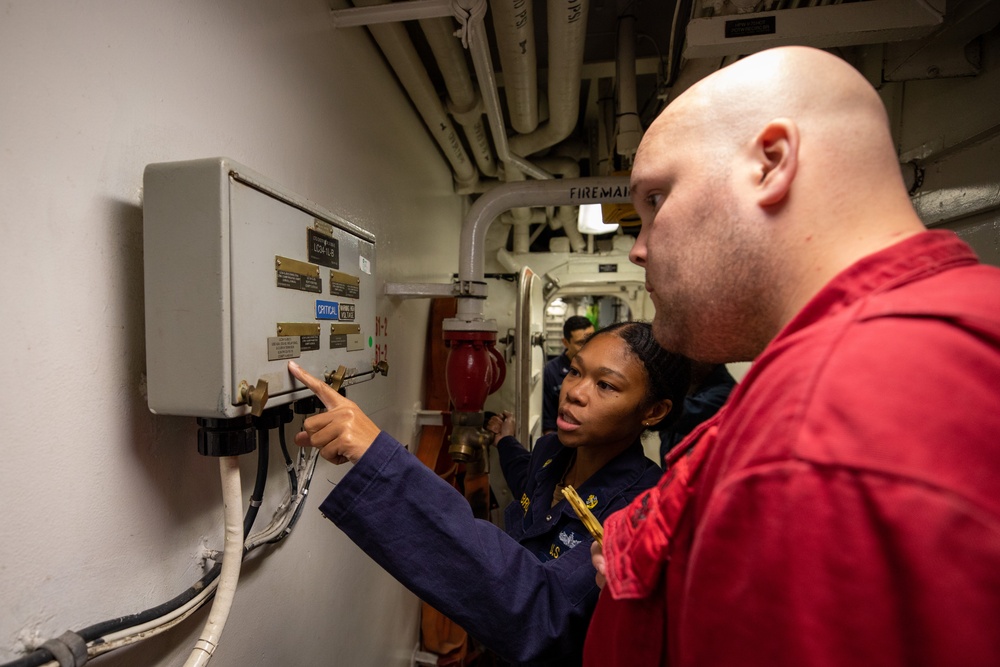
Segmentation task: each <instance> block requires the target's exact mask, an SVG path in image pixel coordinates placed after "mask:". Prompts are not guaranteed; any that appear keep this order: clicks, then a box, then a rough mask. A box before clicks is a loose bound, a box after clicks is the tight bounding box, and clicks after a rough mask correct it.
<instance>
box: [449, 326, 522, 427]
mask: <svg viewBox="0 0 1000 667" xmlns="http://www.w3.org/2000/svg"><path fill="white" fill-rule="evenodd" d="M444 340H445V345H447V346H448V361H447V366H446V369H445V377H446V380H447V384H448V395H449V396H450V397H451V401H452V403H453V404H454V406H455V410H457V411H459V412H479V411H481V410H482V409H483V405H485V403H486V397H487V396H489V395H490V394H492V393H493V392H495V391H496V390H497V389H499V388H500V386H501V385H502V384H503V381H504V378H505V376H506V374H507V365H506V363H505V362H504V358H503V355H502V354H501V353H500V351H499V350H497V349H496V332H492V331H445V332H444Z"/></svg>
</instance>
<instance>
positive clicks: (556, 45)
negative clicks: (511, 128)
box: [510, 0, 589, 155]
mask: <svg viewBox="0 0 1000 667" xmlns="http://www.w3.org/2000/svg"><path fill="white" fill-rule="evenodd" d="M588 3H589V0H548V24H549V28H548V30H549V72H548V91H549V120H548V121H546V122H545V123H542V124H541V125H540V126H539V127H538V129H537V130H535V131H534V132H531V133H530V134H520V135H517V136H514V137H511V139H510V147H511V150H512V151H514V152H515V153H517V154H518V155H531V154H533V153H537V152H538V151H540V150H542V149H545V148H549V147H550V146H554V145H555V144H557V143H559V142H560V141H562V140H563V139H565V138H566V137H568V136H569V135H570V134H572V132H573V130H574V129H575V128H576V124H577V116H578V114H579V111H580V76H581V74H582V73H583V47H584V42H585V41H586V35H587V8H588Z"/></svg>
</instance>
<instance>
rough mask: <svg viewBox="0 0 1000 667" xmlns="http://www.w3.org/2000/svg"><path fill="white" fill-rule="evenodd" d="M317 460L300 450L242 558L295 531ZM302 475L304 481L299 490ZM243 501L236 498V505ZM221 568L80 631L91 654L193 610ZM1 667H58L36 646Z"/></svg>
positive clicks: (153, 632) (141, 636)
mask: <svg viewBox="0 0 1000 667" xmlns="http://www.w3.org/2000/svg"><path fill="white" fill-rule="evenodd" d="M278 429H279V436H280V438H279V439H280V441H281V443H282V445H283V447H282V449H283V454H284V456H285V460H286V463H287V464H288V465H289V466H291V456H289V455H288V450H287V445H285V437H284V427H283V425H280V426H278ZM318 458H319V457H318V455H317V452H315V451H312V452H310V454H309V455H308V456H306V455H304V453H303V451H302V450H300V451H299V455H298V460H297V461H296V465H295V466H292V467H291V469H290V470H289V491H288V494H287V495H286V496H285V498H284V499H283V501H282V503H281V504H280V505H279V506H278V508H276V509H275V512H274V516H273V517H272V520H271V522H270V524H269V525H268V527H267V528H265V529H264V530H262V531H260V532H259V533H257V534H255V535H253V536H251V538H250V539H248V540H247V542H246V544H245V545H244V547H243V556H244V557H245V556H246V555H247V554H249V553H250V552H252V551H253V550H255V549H257V548H258V547H261V546H263V545H265V544H275V543H277V542H280V541H281V540H283V539H284V538H285V537H286V536H288V535H289V534H290V533H291V530H292V528H293V527H294V526H295V524H296V522H297V521H298V518H299V516H301V514H302V510H303V508H304V505H305V503H304V502H303V501H304V500H305V498H306V496H307V495H308V490H309V485H310V483H311V481H312V476H313V473H314V472H315V468H316V463H317V461H318ZM258 462H259V456H258ZM258 473H259V469H258ZM298 479H302V480H303V484H302V488H301V489H299V488H298ZM239 504H240V503H239V502H238V503H237V505H239ZM243 525H246V517H244V518H243ZM216 553H217V552H216ZM221 570H222V566H221V564H219V563H216V564H215V565H214V566H213V567H212V568H211V569H210V570H209V571H208V572H206V573H205V574H204V575H203V576H202V577H201V578H200V579H199V580H198V581H197V582H196V583H195V584H194V585H193V586H191V587H190V588H189V589H187V590H185V591H184V592H183V593H181V594H180V595H177V596H176V597H174V598H172V599H171V600H169V601H167V602H164V603H163V604H160V605H157V606H156V607H151V608H150V609H146V610H144V611H142V612H138V613H135V614H130V615H127V616H121V617H118V618H114V619H110V620H107V621H102V622H100V623H96V624H94V625H91V626H88V627H86V628H84V629H83V630H80V631H79V632H77V633H76V634H78V635H80V636H81V637H82V638H83V639H84V640H85V641H86V642H87V644H88V656H89V657H90V658H93V657H95V656H97V655H101V654H103V653H108V652H110V651H113V650H115V649H118V648H122V647H123V646H127V645H129V644H133V643H135V642H138V641H141V640H144V639H148V638H149V637H152V636H155V635H157V634H160V633H161V632H164V631H166V630H168V629H170V628H172V627H174V626H175V625H177V624H178V623H180V622H182V621H183V620H185V619H186V618H187V617H189V616H191V615H192V614H194V613H195V612H196V611H197V610H198V609H200V608H201V607H202V606H203V605H204V604H205V602H207V601H208V600H209V599H210V598H211V597H212V596H213V595H214V593H215V590H216V587H217V584H218V582H217V579H218V577H219V574H220V572H221ZM0 667H59V663H58V662H56V661H55V656H54V655H53V654H52V653H51V652H50V651H49V650H48V649H45V648H37V649H35V650H34V651H33V652H31V653H29V654H28V655H25V656H22V657H21V658H18V659H16V660H14V661H11V662H7V663H3V664H2V665H0Z"/></svg>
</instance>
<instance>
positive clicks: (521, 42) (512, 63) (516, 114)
mask: <svg viewBox="0 0 1000 667" xmlns="http://www.w3.org/2000/svg"><path fill="white" fill-rule="evenodd" d="M532 4H533V3H532V0H493V2H491V3H490V9H492V10H493V32H494V34H495V35H496V41H497V51H498V52H499V54H500V68H501V70H502V71H503V80H504V92H505V93H506V96H507V112H508V113H509V114H510V124H511V126H512V127H513V128H514V131H515V132H518V133H520V134H528V133H529V132H534V131H535V129H536V128H537V127H538V58H537V56H536V53H535V18H534V9H533V7H532Z"/></svg>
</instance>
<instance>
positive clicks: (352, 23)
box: [330, 0, 452, 28]
mask: <svg viewBox="0 0 1000 667" xmlns="http://www.w3.org/2000/svg"><path fill="white" fill-rule="evenodd" d="M359 4H360V3H359ZM451 13H452V8H451V0H408V2H394V3H392V4H390V5H384V6H381V7H376V8H372V7H350V8H348V9H336V10H334V11H332V12H330V16H331V18H332V21H331V22H332V23H333V27H334V28H353V27H357V26H363V25H364V26H367V25H372V24H373V23H396V22H398V21H413V20H416V19H426V18H431V17H434V16H451Z"/></svg>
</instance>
